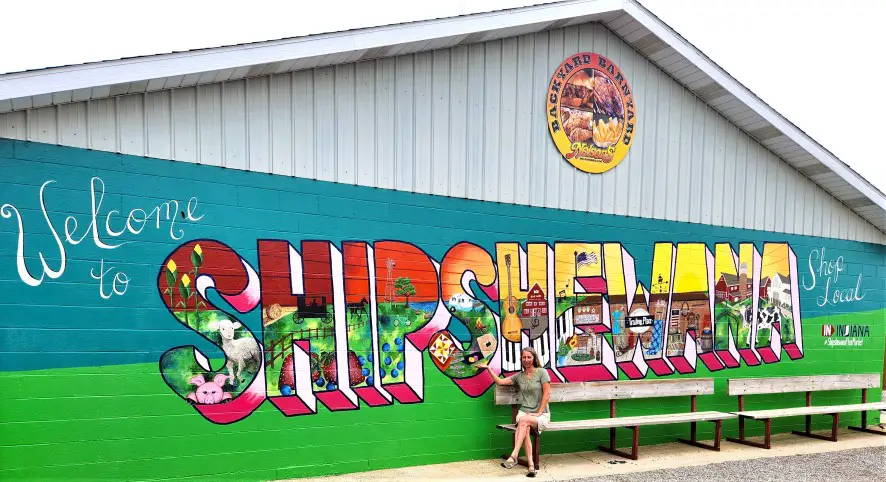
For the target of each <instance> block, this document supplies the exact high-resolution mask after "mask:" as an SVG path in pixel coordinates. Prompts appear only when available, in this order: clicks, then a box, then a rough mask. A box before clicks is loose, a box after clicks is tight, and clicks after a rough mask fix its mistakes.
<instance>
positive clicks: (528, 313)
mask: <svg viewBox="0 0 886 482" xmlns="http://www.w3.org/2000/svg"><path fill="white" fill-rule="evenodd" d="M547 316H548V300H547V299H546V297H545V292H544V291H543V290H542V289H541V286H539V285H538V283H536V284H535V285H534V286H533V287H532V289H531V290H529V294H528V295H527V296H526V301H525V302H524V303H523V311H522V312H521V317H523V318H535V317H539V318H544V317H547Z"/></svg>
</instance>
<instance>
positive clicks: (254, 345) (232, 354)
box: [209, 319, 261, 383]
mask: <svg viewBox="0 0 886 482" xmlns="http://www.w3.org/2000/svg"><path fill="white" fill-rule="evenodd" d="M242 326H243V325H242V324H240V322H239V321H235V322H231V320H228V319H223V320H219V321H213V322H212V323H210V324H209V329H210V330H218V332H219V334H220V335H221V341H222V350H223V351H224V352H225V356H227V358H228V363H227V367H228V374H229V375H230V376H231V380H233V382H234V383H237V382H239V381H242V380H241V378H240V375H241V374H242V373H243V366H244V365H246V362H247V361H249V360H253V359H254V360H255V361H256V362H257V363H258V364H259V365H261V350H260V349H259V347H258V341H256V339H255V338H254V337H251V336H249V337H243V338H238V339H236V340H235V339H234V330H236V329H237V328H241V327H242ZM234 363H236V364H237V376H236V377H235V376H234Z"/></svg>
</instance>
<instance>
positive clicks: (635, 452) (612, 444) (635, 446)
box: [599, 426, 640, 460]
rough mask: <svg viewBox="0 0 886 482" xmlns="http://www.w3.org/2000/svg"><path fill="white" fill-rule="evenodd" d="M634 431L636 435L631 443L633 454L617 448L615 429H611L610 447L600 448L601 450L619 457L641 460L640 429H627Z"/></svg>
mask: <svg viewBox="0 0 886 482" xmlns="http://www.w3.org/2000/svg"><path fill="white" fill-rule="evenodd" d="M625 428H629V429H631V430H633V432H634V435H633V439H632V443H631V453H627V452H624V451H621V450H618V449H616V448H615V428H614V427H613V428H610V429H609V447H604V446H602V445H601V446H600V447H599V448H600V450H602V451H603V452H606V453H609V454H612V455H618V456H619V457H624V458H626V459H631V460H637V459H638V458H640V454H639V452H640V427H639V426H637V427H625Z"/></svg>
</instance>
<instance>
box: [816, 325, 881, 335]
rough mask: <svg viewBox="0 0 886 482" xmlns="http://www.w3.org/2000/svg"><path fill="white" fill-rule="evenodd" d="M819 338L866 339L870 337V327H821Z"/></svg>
mask: <svg viewBox="0 0 886 482" xmlns="http://www.w3.org/2000/svg"><path fill="white" fill-rule="evenodd" d="M821 336H824V337H831V336H839V337H843V338H847V337H852V338H857V337H861V338H867V337H869V336H871V327H870V326H868V325H836V326H835V325H821Z"/></svg>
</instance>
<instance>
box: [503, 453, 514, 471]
mask: <svg viewBox="0 0 886 482" xmlns="http://www.w3.org/2000/svg"><path fill="white" fill-rule="evenodd" d="M515 465H517V461H516V460H515V459H514V456H513V455H511V456H508V459H507V460H505V461H504V462H502V463H501V466H502V467H504V468H506V469H510V468H512V467H514V466H515Z"/></svg>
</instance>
